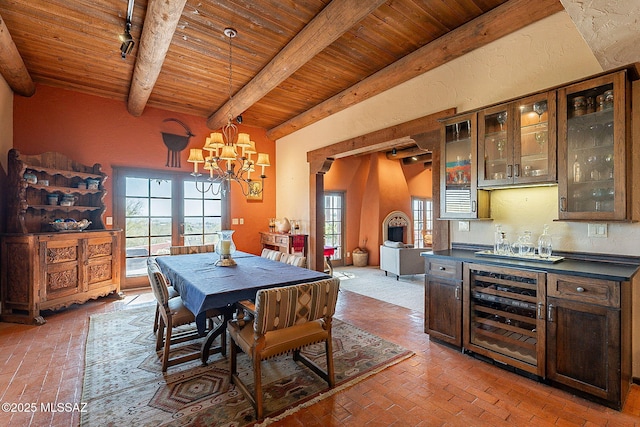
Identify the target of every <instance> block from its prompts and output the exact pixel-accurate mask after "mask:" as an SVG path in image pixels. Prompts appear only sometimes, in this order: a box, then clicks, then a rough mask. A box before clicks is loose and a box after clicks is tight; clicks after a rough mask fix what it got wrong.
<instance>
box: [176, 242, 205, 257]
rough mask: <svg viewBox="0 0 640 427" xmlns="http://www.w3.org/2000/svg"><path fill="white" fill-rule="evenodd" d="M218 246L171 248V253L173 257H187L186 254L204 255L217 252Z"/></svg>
mask: <svg viewBox="0 0 640 427" xmlns="http://www.w3.org/2000/svg"><path fill="white" fill-rule="evenodd" d="M215 250H216V246H215V245H214V244H209V245H199V246H171V247H170V248H169V253H170V254H171V255H186V254H202V253H205V252H215Z"/></svg>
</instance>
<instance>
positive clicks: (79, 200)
mask: <svg viewBox="0 0 640 427" xmlns="http://www.w3.org/2000/svg"><path fill="white" fill-rule="evenodd" d="M8 161H9V166H8V167H9V171H8V188H7V190H8V193H9V194H8V197H7V200H8V212H7V234H4V235H3V236H2V240H1V246H0V266H1V275H0V285H1V300H2V312H1V313H0V320H2V321H9V322H18V323H32V324H43V323H45V320H44V319H43V318H42V316H41V315H40V311H41V310H56V309H60V308H63V307H67V306H69V305H71V304H74V303H84V302H86V301H88V300H89V299H95V298H97V297H100V296H105V295H108V294H111V293H115V294H117V295H120V256H119V252H120V240H121V236H120V234H121V232H120V231H119V230H107V229H105V227H104V223H103V219H102V217H103V214H104V211H105V206H104V202H103V199H104V197H105V194H106V192H105V190H104V182H105V180H106V179H107V176H106V174H104V173H103V172H102V171H101V166H100V165H99V164H95V165H93V166H85V165H82V164H80V163H77V162H74V161H72V160H71V159H69V158H67V157H66V156H64V155H62V154H60V153H53V152H49V153H44V154H41V155H32V156H23V155H21V154H20V152H19V151H18V150H15V149H12V150H10V151H9V158H8ZM25 174H27V175H26V177H28V178H29V179H26V177H25ZM34 176H35V177H34ZM87 182H89V183H90V184H92V185H89V186H87ZM96 184H97V185H96ZM52 195H57V196H58V197H59V198H61V199H62V198H63V197H64V196H65V195H67V199H68V200H72V201H73V202H72V204H71V205H69V206H61V205H60V204H57V203H56V202H55V201H51V202H49V198H50V196H52ZM53 199H55V197H53ZM66 204H69V203H66ZM56 219H62V220H69V222H73V221H71V220H74V221H81V220H87V221H90V224H89V226H88V227H87V228H86V229H85V230H82V231H79V230H69V231H56V230H55V229H54V228H53V227H52V225H51V223H52V222H54V221H55V220H56Z"/></svg>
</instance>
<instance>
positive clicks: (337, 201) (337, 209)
mask: <svg viewBox="0 0 640 427" xmlns="http://www.w3.org/2000/svg"><path fill="white" fill-rule="evenodd" d="M344 200H345V197H344V193H343V192H326V193H325V195H324V244H325V246H333V247H334V248H336V249H335V251H334V253H333V255H332V256H331V264H332V265H334V266H336V265H344V256H343V253H344V235H345V220H344V218H345V216H344V214H345V212H344V206H345V205H344Z"/></svg>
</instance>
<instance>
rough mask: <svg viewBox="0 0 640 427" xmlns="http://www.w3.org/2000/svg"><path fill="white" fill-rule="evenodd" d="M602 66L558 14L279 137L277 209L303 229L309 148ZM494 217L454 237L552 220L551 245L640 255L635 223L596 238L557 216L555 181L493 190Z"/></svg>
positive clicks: (486, 239)
mask: <svg viewBox="0 0 640 427" xmlns="http://www.w3.org/2000/svg"><path fill="white" fill-rule="evenodd" d="M601 71H602V68H601V66H600V65H599V63H598V61H597V60H596V58H595V56H594V55H593V54H592V52H591V50H590V49H589V47H588V46H587V44H586V43H585V41H584V39H583V38H582V36H581V35H580V33H579V32H578V31H577V29H576V27H575V25H574V24H573V22H572V21H571V19H570V18H569V16H568V14H567V13H566V12H564V11H563V12H559V13H557V14H555V15H553V16H551V17H549V18H546V19H544V20H542V21H540V22H537V23H535V24H532V25H530V26H528V27H526V28H524V29H522V30H520V31H517V32H515V33H513V34H511V35H509V36H507V37H505V38H503V39H501V40H498V41H496V42H493V43H491V44H489V45H487V46H485V47H483V48H481V49H478V50H476V51H474V52H471V53H469V54H467V55H465V56H463V57H461V58H458V59H457V60H454V61H452V62H450V63H448V64H446V65H444V66H441V67H439V68H437V69H435V70H432V71H430V72H428V73H425V74H423V75H422V76H419V77H416V78H414V79H412V80H410V81H408V82H406V83H404V84H402V85H400V86H398V87H396V88H394V89H391V90H388V91H386V92H384V93H382V94H380V95H378V96H375V97H373V98H371V99H369V100H366V101H364V102H362V103H360V104H358V105H356V106H353V107H351V108H349V109H347V110H344V111H341V112H339V113H337V114H334V115H333V116H331V117H328V118H326V119H324V120H322V121H320V122H318V123H315V124H313V125H311V126H308V127H306V128H304V129H301V130H300V131H298V132H295V133H293V134H291V135H288V136H286V137H284V138H282V139H280V140H278V141H277V143H276V156H277V158H278V164H277V170H276V173H277V178H278V179H277V182H278V187H277V212H276V214H277V216H278V217H283V216H287V217H289V218H296V219H302V220H303V224H304V227H305V229H306V230H308V220H309V177H308V174H309V167H308V164H307V163H306V160H305V161H301V160H302V159H306V153H307V151H310V150H314V149H316V148H319V147H323V146H326V145H329V144H333V143H336V142H340V141H343V140H345V139H348V138H351V137H355V136H358V135H362V134H366V133H369V132H372V131H374V130H378V129H382V128H385V127H389V126H392V125H395V124H398V123H402V122H406V121H408V120H411V119H414V118H417V117H422V116H425V115H428V114H431V113H434V112H438V111H441V110H443V109H446V108H451V107H456V108H457V110H458V111H459V112H462V111H467V110H471V109H474V108H479V107H482V106H484V105H489V104H492V103H495V102H500V101H504V100H507V99H510V98H514V97H518V96H521V95H525V94H528V93H531V92H535V91H538V90H542V89H546V88H549V87H553V86H557V85H561V84H564V83H567V82H570V81H573V80H577V79H580V78H583V77H587V76H589V75H592V74H597V73H599V72H601ZM522 200H531V201H535V202H525V203H523V202H522ZM512 206H517V207H519V208H522V209H518V210H517V211H514V210H512V208H511V207H512ZM525 207H526V208H525ZM521 210H522V211H521ZM492 217H493V218H494V221H475V222H472V223H471V230H470V231H469V232H458V230H457V229H458V227H457V225H458V224H457V221H452V222H451V231H452V241H454V242H468V243H486V244H491V243H492V241H493V229H494V225H495V224H496V223H501V224H502V225H503V226H504V228H505V229H506V230H507V231H508V232H511V233H512V234H513V235H515V234H516V233H519V232H521V231H523V230H524V229H525V228H527V229H530V231H532V232H533V235H534V236H537V235H538V234H539V233H540V232H541V231H542V226H543V224H549V225H550V227H551V230H550V231H551V233H552V235H553V238H554V242H555V247H556V249H560V250H566V251H578V250H579V251H588V252H600V253H622V254H630V255H640V245H637V244H634V242H636V241H638V240H640V225H634V224H609V225H608V235H609V237H608V238H606V239H602V238H600V239H593V238H587V237H586V234H587V224H584V223H568V222H562V223H560V222H557V221H556V222H554V221H553V220H554V219H556V218H557V187H548V188H531V189H518V190H500V191H494V192H493V195H492ZM524 218H526V221H525V220H524Z"/></svg>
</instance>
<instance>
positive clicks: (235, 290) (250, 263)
mask: <svg viewBox="0 0 640 427" xmlns="http://www.w3.org/2000/svg"><path fill="white" fill-rule="evenodd" d="M233 259H234V260H235V262H236V265H234V266H224V267H223V266H220V265H217V261H218V260H219V255H218V254H216V253H215V252H207V253H199V254H185V255H171V256H162V257H157V258H156V260H157V262H158V264H159V265H160V269H161V270H162V272H163V274H164V275H165V276H166V277H167V279H168V280H169V282H170V283H171V285H172V286H173V287H174V289H176V290H177V291H178V293H179V294H180V297H181V298H182V301H183V304H184V306H185V307H186V308H187V309H189V310H190V311H191V312H192V313H193V314H194V316H195V319H196V327H197V328H198V332H199V333H200V334H201V335H204V334H205V332H206V320H207V319H206V313H207V311H208V310H212V309H217V310H219V311H220V313H222V315H223V321H222V323H221V324H219V325H218V326H217V327H215V328H212V329H211V330H210V331H209V332H208V333H207V338H206V340H205V341H204V342H203V344H202V348H201V360H202V364H203V365H206V364H207V360H208V359H209V355H210V354H213V353H218V352H219V353H222V354H223V355H225V354H226V348H225V347H226V345H225V343H226V339H224V338H225V337H226V325H227V321H228V320H230V319H231V318H232V317H233V313H234V311H235V304H236V302H238V301H243V300H247V299H248V300H254V299H255V297H256V292H258V290H260V289H268V288H274V287H279V286H289V285H296V284H300V283H307V282H314V281H317V280H322V279H327V278H329V277H330V276H328V275H327V274H326V273H324V272H319V271H315V270H309V269H307V268H301V267H296V266H293V265H289V264H286V263H283V262H279V261H272V260H270V259H267V258H263V257H260V256H257V255H253V254H250V253H246V252H242V251H236V252H235V253H234V254H233ZM222 334H225V335H224V336H222ZM218 336H222V339H221V342H222V344H221V345H220V346H219V347H218V348H214V349H212V348H211V347H212V345H213V342H214V340H215V339H216V338H217V337H218Z"/></svg>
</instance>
